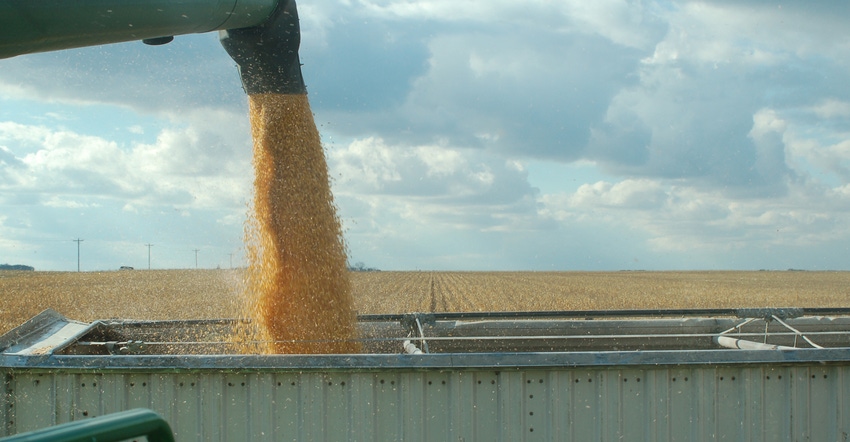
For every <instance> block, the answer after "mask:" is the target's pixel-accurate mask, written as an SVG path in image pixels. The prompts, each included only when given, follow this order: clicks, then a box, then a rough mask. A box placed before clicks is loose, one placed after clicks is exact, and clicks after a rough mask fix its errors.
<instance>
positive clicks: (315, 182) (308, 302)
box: [237, 94, 360, 354]
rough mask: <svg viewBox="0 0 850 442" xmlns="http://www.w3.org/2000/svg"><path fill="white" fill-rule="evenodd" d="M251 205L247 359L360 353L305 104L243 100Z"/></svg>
mask: <svg viewBox="0 0 850 442" xmlns="http://www.w3.org/2000/svg"><path fill="white" fill-rule="evenodd" d="M249 108H250V116H251V134H252V137H253V140H254V160H253V163H254V170H255V174H256V175H255V178H254V202H253V207H252V210H250V211H249V216H248V221H247V222H246V227H245V247H246V252H247V257H248V271H247V273H246V281H245V282H246V284H245V298H246V299H245V302H244V305H245V309H246V311H245V312H244V313H243V314H244V316H245V317H246V318H248V319H250V320H251V322H250V323H249V324H242V325H241V326H240V327H238V328H237V342H241V343H242V345H241V348H242V351H243V352H250V353H267V354H269V353H283V354H317V353H328V354H330V353H357V352H358V351H359V350H360V346H359V344H358V343H357V342H356V341H355V339H356V337H357V336H356V334H357V332H356V331H357V327H356V317H355V313H354V310H353V301H352V297H351V283H350V281H349V277H348V270H347V260H346V250H345V245H344V242H343V237H342V228H341V225H340V222H339V218H338V217H337V214H336V207H335V205H334V202H333V195H332V194H331V189H330V183H329V180H328V168H327V163H326V161H325V155H324V150H323V149H322V144H321V140H320V137H319V132H318V130H317V129H316V125H315V122H314V121H313V114H312V112H311V110H310V104H309V102H308V101H307V96H306V95H283V94H257V95H250V96H249Z"/></svg>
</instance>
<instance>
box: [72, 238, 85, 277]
mask: <svg viewBox="0 0 850 442" xmlns="http://www.w3.org/2000/svg"><path fill="white" fill-rule="evenodd" d="M71 241H74V242H75V243H77V271H78V272H79V271H80V243H81V242H83V241H85V240H84V239H80V238H77V239H72V240H71Z"/></svg>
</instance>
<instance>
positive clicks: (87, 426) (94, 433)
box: [0, 408, 174, 442]
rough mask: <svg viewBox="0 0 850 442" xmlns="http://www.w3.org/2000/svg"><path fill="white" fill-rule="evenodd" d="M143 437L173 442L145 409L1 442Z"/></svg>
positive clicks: (157, 417)
mask: <svg viewBox="0 0 850 442" xmlns="http://www.w3.org/2000/svg"><path fill="white" fill-rule="evenodd" d="M139 436H145V437H146V439H147V440H148V441H149V442H174V434H173V433H172V432H171V427H170V426H169V425H168V422H166V421H165V420H164V419H163V418H162V417H160V415H158V414H156V413H154V412H153V411H151V410H148V409H145V408H137V409H134V410H128V411H122V412H120V413H113V414H107V415H106V416H100V417H96V418H93V419H84V420H79V421H74V422H68V423H66V424H61V425H56V426H53V427H48V428H44V429H41V430H36V431H31V432H27V433H21V434H17V435H14V436H10V437H4V438H0V441H2V442H24V441H26V442H48V441H49V442H56V441H62V442H92V441H97V442H117V441H123V440H127V439H130V438H134V437H139Z"/></svg>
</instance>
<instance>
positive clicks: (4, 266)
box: [0, 264, 35, 272]
mask: <svg viewBox="0 0 850 442" xmlns="http://www.w3.org/2000/svg"><path fill="white" fill-rule="evenodd" d="M0 270H26V271H29V272H31V271H33V270H35V267H33V266H25V265H23V264H0Z"/></svg>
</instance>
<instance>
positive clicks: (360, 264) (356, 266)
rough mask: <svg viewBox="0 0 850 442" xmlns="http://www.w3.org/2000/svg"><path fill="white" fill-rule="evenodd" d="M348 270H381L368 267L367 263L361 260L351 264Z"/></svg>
mask: <svg viewBox="0 0 850 442" xmlns="http://www.w3.org/2000/svg"><path fill="white" fill-rule="evenodd" d="M348 270H350V271H352V272H380V270H378V269H376V268H374V267H366V264H365V263H363V262H361V261H358V262H357V263H355V264H354V265H349V266H348Z"/></svg>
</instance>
